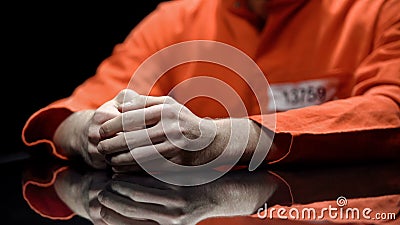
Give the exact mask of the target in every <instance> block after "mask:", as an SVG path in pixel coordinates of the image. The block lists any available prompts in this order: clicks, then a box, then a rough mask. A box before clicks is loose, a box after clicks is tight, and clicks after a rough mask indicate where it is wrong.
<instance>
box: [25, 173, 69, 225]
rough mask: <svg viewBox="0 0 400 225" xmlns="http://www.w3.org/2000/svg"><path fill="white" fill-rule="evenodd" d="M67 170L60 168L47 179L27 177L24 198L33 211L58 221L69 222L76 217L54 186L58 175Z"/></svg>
mask: <svg viewBox="0 0 400 225" xmlns="http://www.w3.org/2000/svg"><path fill="white" fill-rule="evenodd" d="M66 169H67V167H61V168H58V169H56V170H55V171H54V172H52V173H51V174H48V177H46V178H45V177H43V178H38V177H35V178H34V177H30V176H29V175H25V177H24V180H23V186H22V193H23V197H24V199H25V201H26V202H27V203H28V205H29V206H30V207H31V209H32V210H34V211H35V212H36V213H38V214H39V215H41V216H43V217H46V218H50V219H58V220H68V219H71V218H72V217H73V216H74V215H75V213H74V212H72V211H71V209H70V208H69V207H68V206H67V205H65V204H64V202H63V201H62V200H61V199H60V198H59V197H58V195H57V193H56V191H55V189H54V185H53V184H54V182H55V180H56V177H57V174H59V173H60V172H62V171H64V170H66Z"/></svg>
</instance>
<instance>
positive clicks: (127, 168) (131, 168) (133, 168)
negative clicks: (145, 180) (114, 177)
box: [112, 164, 145, 173]
mask: <svg viewBox="0 0 400 225" xmlns="http://www.w3.org/2000/svg"><path fill="white" fill-rule="evenodd" d="M112 171H113V172H114V173H131V172H135V173H144V172H145V171H143V169H142V168H141V167H140V166H139V165H135V164H132V165H122V166H121V165H112Z"/></svg>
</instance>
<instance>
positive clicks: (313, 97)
mask: <svg viewBox="0 0 400 225" xmlns="http://www.w3.org/2000/svg"><path fill="white" fill-rule="evenodd" d="M338 84H339V80H338V79H335V78H329V79H318V80H308V81H301V82H297V83H280V84H271V85H270V87H271V91H272V94H271V93H270V92H269V93H268V94H269V99H272V97H273V98H274V100H275V107H276V111H277V112H279V111H286V110H289V109H296V108H302V107H306V106H311V105H319V104H321V103H324V102H327V101H330V100H332V99H333V98H334V97H335V94H336V93H337V89H338ZM273 107H274V105H273V103H272V102H270V104H269V106H268V109H269V110H270V111H271V110H274V108H273Z"/></svg>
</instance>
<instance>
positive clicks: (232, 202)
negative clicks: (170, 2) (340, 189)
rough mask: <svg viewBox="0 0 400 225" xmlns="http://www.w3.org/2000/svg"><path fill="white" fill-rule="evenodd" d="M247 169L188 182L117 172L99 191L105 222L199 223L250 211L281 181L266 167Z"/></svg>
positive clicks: (258, 205)
mask: <svg viewBox="0 0 400 225" xmlns="http://www.w3.org/2000/svg"><path fill="white" fill-rule="evenodd" d="M248 173H249V172H248V171H246V172H243V171H242V172H235V173H233V174H232V175H229V174H227V175H226V176H223V177H221V178H220V179H218V180H216V181H214V182H211V183H207V184H204V185H200V186H190V187H182V186H175V185H170V184H167V183H164V182H161V181H159V180H157V179H155V178H153V177H147V176H146V177H145V176H135V175H128V174H118V175H114V177H113V179H112V181H111V182H110V183H109V184H108V185H107V187H106V188H105V189H104V191H102V192H101V193H100V194H99V201H100V203H101V204H102V209H101V215H102V218H103V220H104V221H105V222H106V223H107V224H130V223H133V222H137V221H140V222H142V223H143V224H196V223H198V222H199V221H201V220H204V219H206V218H210V217H220V216H223V217H227V216H240V215H250V214H253V213H254V212H256V211H257V209H258V208H259V207H260V206H262V205H263V204H264V203H265V202H266V201H267V200H268V199H269V198H270V197H271V196H272V194H273V193H274V192H275V190H276V188H277V183H276V180H274V179H273V178H272V175H270V174H268V173H265V172H260V173H258V174H252V175H249V174H248ZM253 173H256V172H254V171H253ZM175 175H176V174H175ZM138 224H141V223H138Z"/></svg>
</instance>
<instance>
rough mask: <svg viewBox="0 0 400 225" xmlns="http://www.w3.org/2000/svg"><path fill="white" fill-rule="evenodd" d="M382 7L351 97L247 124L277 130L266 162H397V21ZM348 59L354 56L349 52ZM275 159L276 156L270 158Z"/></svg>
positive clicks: (392, 12)
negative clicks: (271, 121) (274, 150)
mask: <svg viewBox="0 0 400 225" xmlns="http://www.w3.org/2000/svg"><path fill="white" fill-rule="evenodd" d="M397 9H398V2H395V1H392V3H391V4H389V3H388V4H386V5H385V7H383V8H382V11H381V14H380V17H379V19H378V21H377V24H376V29H375V31H376V33H375V35H374V43H372V46H371V49H372V50H371V52H370V54H369V55H368V56H367V57H366V58H365V59H364V60H363V61H362V63H361V64H360V65H359V66H358V68H357V70H356V71H355V79H356V83H355V85H354V87H353V89H352V96H351V97H349V98H347V99H340V100H334V101H330V102H327V103H324V104H321V105H318V106H310V107H305V108H300V109H294V110H288V111H285V112H279V113H277V114H276V128H275V129H274V126H273V125H271V124H268V122H267V121H268V117H269V116H271V115H256V116H252V117H251V119H253V120H254V121H256V122H258V123H260V124H262V125H264V126H265V127H267V128H269V129H271V130H274V131H275V134H276V136H275V141H274V142H275V145H276V146H277V148H278V150H277V152H278V154H277V155H276V156H277V157H275V158H272V159H271V160H270V161H269V163H275V162H280V163H289V162H291V163H293V162H297V163H308V162H320V163H324V162H334V161H336V162H344V161H348V162H354V161H358V160H379V159H391V158H400V151H399V149H400V110H399V104H400V16H399V14H398V11H397ZM348 54H349V57H352V54H357V53H356V52H349V53H348ZM274 155H275V154H274Z"/></svg>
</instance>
